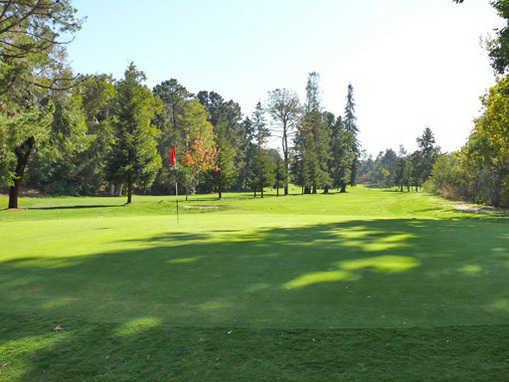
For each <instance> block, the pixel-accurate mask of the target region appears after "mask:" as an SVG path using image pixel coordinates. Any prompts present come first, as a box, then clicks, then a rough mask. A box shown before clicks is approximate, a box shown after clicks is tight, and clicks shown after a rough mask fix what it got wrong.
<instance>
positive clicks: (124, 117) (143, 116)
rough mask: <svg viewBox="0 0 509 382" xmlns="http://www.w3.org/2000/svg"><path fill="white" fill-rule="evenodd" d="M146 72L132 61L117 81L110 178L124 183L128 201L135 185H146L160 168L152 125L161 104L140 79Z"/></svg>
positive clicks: (130, 200) (155, 131)
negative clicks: (122, 76)
mask: <svg viewBox="0 0 509 382" xmlns="http://www.w3.org/2000/svg"><path fill="white" fill-rule="evenodd" d="M144 80H145V74H144V73H143V72H141V71H139V70H138V69H137V68H136V66H135V65H134V64H133V63H131V64H129V66H128V68H127V69H126V71H125V73H124V79H122V80H121V81H119V82H118V84H117V92H118V104H117V110H116V120H115V142H114V144H113V147H112V154H111V158H110V162H109V164H108V173H109V178H110V179H111V180H112V181H115V182H117V183H125V184H126V186H127V203H128V204H130V203H132V195H133V189H134V187H148V186H150V185H151V184H152V182H153V181H154V178H155V176H156V174H157V171H158V170H159V168H160V167H161V156H160V155H159V153H158V151H157V137H158V135H159V131H158V129H157V128H156V127H155V126H154V125H153V124H152V120H153V118H154V116H155V114H156V111H158V109H159V108H160V107H161V105H160V104H159V102H157V99H156V98H155V97H154V96H153V95H152V92H151V91H150V89H148V88H147V87H146V86H145V85H143V84H142V82H143V81H144Z"/></svg>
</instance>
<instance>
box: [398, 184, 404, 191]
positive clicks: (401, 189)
mask: <svg viewBox="0 0 509 382" xmlns="http://www.w3.org/2000/svg"><path fill="white" fill-rule="evenodd" d="M399 192H403V183H402V184H400V185H399Z"/></svg>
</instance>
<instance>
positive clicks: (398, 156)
mask: <svg viewBox="0 0 509 382" xmlns="http://www.w3.org/2000/svg"><path fill="white" fill-rule="evenodd" d="M439 156H440V147H439V146H438V145H437V144H436V140H435V136H434V134H433V132H432V131H431V129H430V128H429V127H426V128H425V129H424V131H423V133H422V135H421V136H420V137H418V138H417V150H415V151H414V152H412V153H408V152H407V150H406V149H405V148H404V147H403V146H402V145H401V146H400V147H399V150H398V152H396V151H394V150H393V149H387V150H385V151H382V152H380V153H379V154H378V155H377V157H376V158H375V159H373V158H372V157H371V156H369V157H367V158H364V159H363V160H362V161H361V165H360V174H359V181H360V182H363V183H369V184H371V185H376V186H379V187H397V188H398V189H399V191H401V192H403V191H405V190H406V191H412V190H415V191H419V189H421V188H422V186H423V185H424V184H425V183H426V182H427V181H428V180H429V179H430V177H431V173H432V168H433V166H434V164H435V161H436V160H437V158H438V157H439Z"/></svg>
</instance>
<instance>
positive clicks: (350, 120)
mask: <svg viewBox="0 0 509 382" xmlns="http://www.w3.org/2000/svg"><path fill="white" fill-rule="evenodd" d="M344 128H345V131H346V133H347V135H348V138H347V139H348V141H349V143H348V150H349V152H350V155H351V156H353V159H352V162H351V167H350V181H349V182H348V183H349V184H350V185H352V186H354V185H355V183H356V180H357V171H358V167H359V157H360V153H361V149H360V144H359V140H358V138H357V134H358V133H359V129H358V127H357V117H356V115H355V100H354V95H353V85H352V84H348V92H347V95H346V106H345V116H344Z"/></svg>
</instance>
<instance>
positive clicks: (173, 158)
mask: <svg viewBox="0 0 509 382" xmlns="http://www.w3.org/2000/svg"><path fill="white" fill-rule="evenodd" d="M170 163H171V165H172V166H173V167H175V166H176V164H177V150H176V149H175V146H171V153H170Z"/></svg>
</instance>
